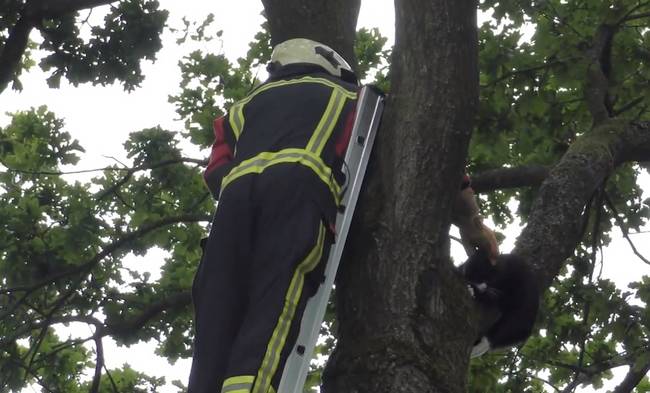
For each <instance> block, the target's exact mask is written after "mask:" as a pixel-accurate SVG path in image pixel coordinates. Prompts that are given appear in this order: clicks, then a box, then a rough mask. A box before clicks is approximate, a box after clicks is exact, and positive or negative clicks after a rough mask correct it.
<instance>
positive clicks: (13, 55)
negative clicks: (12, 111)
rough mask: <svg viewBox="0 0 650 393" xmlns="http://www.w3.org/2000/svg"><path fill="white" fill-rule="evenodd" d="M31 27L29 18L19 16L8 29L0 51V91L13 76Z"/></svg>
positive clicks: (24, 48)
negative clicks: (7, 35) (7, 34)
mask: <svg viewBox="0 0 650 393" xmlns="http://www.w3.org/2000/svg"><path fill="white" fill-rule="evenodd" d="M33 27H34V26H33V24H32V21H31V20H30V19H29V18H27V17H25V16H21V17H20V19H18V22H16V24H15V25H14V26H13V27H12V28H11V30H9V37H8V38H7V41H6V42H5V45H4V48H2V50H1V51H0V93H2V92H3V91H4V89H5V88H6V87H7V85H8V84H9V82H11V80H12V79H13V78H14V74H15V73H16V71H17V70H18V67H19V64H20V60H21V59H22V57H23V53H25V50H26V49H27V43H28V42H29V33H30V32H31V31H32V28H33Z"/></svg>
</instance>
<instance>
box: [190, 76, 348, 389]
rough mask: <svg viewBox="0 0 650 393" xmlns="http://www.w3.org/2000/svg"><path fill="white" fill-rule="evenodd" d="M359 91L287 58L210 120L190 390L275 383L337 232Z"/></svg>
mask: <svg viewBox="0 0 650 393" xmlns="http://www.w3.org/2000/svg"><path fill="white" fill-rule="evenodd" d="M356 98H357V86H356V85H353V84H348V83H346V82H343V81H342V80H340V79H338V78H335V77H331V76H329V74H326V73H324V72H321V69H320V68H319V67H315V66H288V67H285V68H284V69H281V70H279V71H278V72H277V73H274V77H273V78H272V79H270V80H269V81H267V82H265V83H264V84H262V85H261V86H259V87H258V88H256V89H255V90H254V91H253V92H252V93H251V94H250V95H249V96H248V97H246V98H245V99H243V100H242V101H240V102H238V103H236V104H234V105H233V106H232V107H231V108H230V111H229V113H228V114H227V115H226V116H224V117H222V118H219V119H217V120H216V121H215V123H214V131H215V143H214V145H213V147H212V153H211V157H210V161H209V164H208V168H207V169H206V171H205V174H204V177H205V181H206V183H207V185H208V187H209V189H210V191H211V192H212V194H213V195H214V196H215V198H217V199H219V202H218V207H217V211H216V213H215V217H214V221H213V224H212V228H211V231H210V235H209V238H208V241H207V244H206V247H205V249H204V255H203V258H202V261H201V265H200V266H199V269H198V271H197V275H196V277H195V280H194V286H193V289H192V294H193V299H194V306H195V313H196V326H195V327H196V335H195V342H194V359H193V364H192V371H191V374H190V382H189V386H188V388H189V393H208V392H210V393H215V392H219V391H221V392H223V393H226V392H236V393H248V392H251V393H268V392H275V391H276V390H277V387H278V384H279V381H280V377H281V374H282V371H283V368H284V364H285V362H286V359H287V357H288V355H289V352H290V351H291V349H292V347H293V345H294V344H295V340H296V338H297V334H298V330H299V326H300V320H301V318H302V314H303V311H304V308H305V304H306V302H307V299H308V298H309V297H310V296H312V295H313V294H314V293H315V291H316V290H317V288H318V285H319V284H320V282H321V280H322V272H323V270H324V263H325V261H326V260H327V256H328V255H327V254H328V252H329V246H330V245H331V243H332V242H333V239H334V234H333V225H332V224H333V223H334V219H335V217H336V211H337V207H338V204H339V203H340V198H341V192H342V188H344V183H345V174H344V172H343V167H344V165H343V157H344V155H345V151H346V149H347V145H348V141H349V139H350V134H351V131H352V125H353V122H354V114H355V105H356Z"/></svg>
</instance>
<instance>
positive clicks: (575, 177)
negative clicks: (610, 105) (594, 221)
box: [515, 120, 650, 288]
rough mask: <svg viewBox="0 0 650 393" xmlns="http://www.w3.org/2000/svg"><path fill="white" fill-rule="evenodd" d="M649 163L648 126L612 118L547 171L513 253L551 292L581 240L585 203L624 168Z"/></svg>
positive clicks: (577, 141) (581, 140)
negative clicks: (632, 163)
mask: <svg viewBox="0 0 650 393" xmlns="http://www.w3.org/2000/svg"><path fill="white" fill-rule="evenodd" d="M648 159H650V122H642V123H635V122H633V123H630V122H625V121H617V120H609V121H607V122H605V123H604V124H602V125H601V126H599V127H596V128H595V129H593V130H592V131H590V132H589V133H587V134H585V135H583V136H582V137H581V138H579V139H578V140H576V142H574V144H573V145H572V146H571V148H570V149H569V150H568V151H567V153H566V154H565V155H564V157H563V158H562V159H561V160H560V162H559V163H558V164H557V165H556V166H555V167H554V168H553V169H552V170H551V171H550V172H549V175H548V177H547V178H546V180H545V181H544V183H542V186H541V187H540V190H539V193H538V195H537V197H536V200H535V202H534V203H533V207H532V209H531V211H532V213H531V215H530V217H529V221H528V225H527V226H526V228H525V229H524V231H523V232H522V234H521V236H520V237H519V239H518V241H517V245H516V248H515V253H517V254H520V255H522V256H524V257H526V258H527V259H528V260H529V261H530V262H531V263H532V264H533V266H534V267H535V269H536V271H537V273H538V274H539V277H540V280H541V281H540V282H541V286H542V288H548V287H549V286H550V285H551V282H552V281H553V279H554V278H555V276H556V275H557V273H558V272H559V271H560V268H561V267H562V264H563V263H564V261H565V260H566V259H567V258H569V257H570V256H571V254H572V252H573V250H574V249H575V247H576V245H577V244H578V242H579V241H580V232H581V231H580V228H581V226H582V213H583V210H584V207H585V201H587V200H589V198H590V197H591V195H592V194H593V193H594V191H595V190H596V189H597V188H598V187H599V186H600V185H602V183H603V182H604V181H605V179H606V178H607V177H608V176H609V175H610V174H611V173H612V171H613V170H614V169H615V168H616V167H617V166H618V165H620V164H622V163H624V162H630V161H646V160H648Z"/></svg>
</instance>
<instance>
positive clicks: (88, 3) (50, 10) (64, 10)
mask: <svg viewBox="0 0 650 393" xmlns="http://www.w3.org/2000/svg"><path fill="white" fill-rule="evenodd" d="M117 1H118V0H31V1H29V2H28V3H27V7H26V8H27V10H28V13H29V14H30V15H31V16H34V17H39V18H44V17H49V18H52V17H57V16H61V15H65V14H69V13H72V12H77V11H81V10H85V9H88V8H93V7H97V6H100V5H107V4H111V3H115V2H117Z"/></svg>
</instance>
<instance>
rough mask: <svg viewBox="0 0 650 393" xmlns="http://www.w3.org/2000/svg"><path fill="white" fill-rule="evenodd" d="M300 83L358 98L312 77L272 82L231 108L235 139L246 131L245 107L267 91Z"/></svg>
mask: <svg viewBox="0 0 650 393" xmlns="http://www.w3.org/2000/svg"><path fill="white" fill-rule="evenodd" d="M298 83H317V84H321V85H325V86H328V87H331V88H332V89H334V90H335V91H338V92H339V94H341V95H343V96H344V97H346V98H350V99H355V98H356V97H357V93H356V92H351V91H348V90H346V89H345V88H344V87H342V86H340V85H338V84H336V83H334V82H332V81H330V80H327V79H324V78H314V77H312V76H305V77H302V78H298V79H290V80H281V81H277V82H270V83H267V84H265V85H262V86H261V87H259V88H258V89H257V90H255V91H254V92H252V93H251V94H250V95H248V96H247V97H246V98H244V99H243V100H241V101H239V102H237V103H236V104H235V105H233V106H232V108H230V116H229V122H230V127H231V128H232V130H233V132H234V133H235V139H237V140H238V139H239V136H240V135H241V133H242V131H243V129H244V122H245V119H244V105H246V104H248V103H249V102H250V101H251V100H252V99H253V98H254V97H255V96H256V95H258V94H260V93H262V92H265V91H267V90H270V89H273V88H275V87H280V86H290V85H295V84H298Z"/></svg>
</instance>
